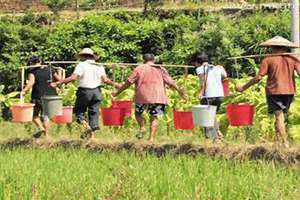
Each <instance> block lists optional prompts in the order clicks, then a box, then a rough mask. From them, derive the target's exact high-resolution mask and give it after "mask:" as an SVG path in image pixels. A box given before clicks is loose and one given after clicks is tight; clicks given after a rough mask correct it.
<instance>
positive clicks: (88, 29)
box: [0, 11, 290, 91]
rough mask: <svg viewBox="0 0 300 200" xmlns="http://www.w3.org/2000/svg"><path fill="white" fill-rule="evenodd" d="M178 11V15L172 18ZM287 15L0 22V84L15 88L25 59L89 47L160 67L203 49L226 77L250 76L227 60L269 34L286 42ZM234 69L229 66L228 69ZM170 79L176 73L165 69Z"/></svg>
mask: <svg viewBox="0 0 300 200" xmlns="http://www.w3.org/2000/svg"><path fill="white" fill-rule="evenodd" d="M178 13H179V14H178ZM289 20H290V14H289V12H283V13H272V14H268V13H257V14H253V15H249V16H224V15H218V14H206V13H203V12H201V11H199V12H194V11H193V12H192V11H190V12H186V11H170V12H160V13H159V14H157V15H151V14H150V15H148V16H147V17H145V16H143V15H142V14H141V13H137V12H133V13H128V12H117V13H112V14H103V15H91V16H88V17H85V18H83V19H80V20H77V21H76V20H75V21H73V22H67V23H59V24H57V25H56V26H55V27H53V26H46V25H45V24H47V23H45V20H44V16H43V17H40V16H32V14H30V16H28V15H25V16H23V17H21V18H20V19H15V18H7V17H6V18H2V19H1V22H0V70H1V74H0V84H5V85H9V86H8V87H7V88H6V90H8V91H12V90H15V89H17V88H18V87H19V82H20V81H19V77H20V75H19V70H18V68H19V67H20V66H21V65H22V64H26V60H27V59H28V57H29V56H31V55H34V54H35V55H40V56H42V57H43V58H44V59H45V60H74V59H76V53H77V52H78V51H79V50H80V49H81V48H83V47H92V48H93V49H94V50H95V51H96V52H97V53H98V54H99V55H100V56H101V60H102V61H109V62H112V61H122V62H138V61H140V60H141V54H142V53H145V52H152V53H154V54H156V55H157V56H158V57H159V60H160V61H161V62H164V63H177V64H187V63H189V57H190V55H191V54H192V53H193V52H195V51H206V52H207V53H208V54H209V56H210V57H211V59H212V61H214V62H217V63H219V64H223V65H225V66H226V68H227V70H228V71H229V72H230V73H231V75H232V76H236V75H237V73H236V70H234V69H238V71H239V73H243V72H245V73H247V74H251V73H253V71H254V70H253V69H254V68H253V65H249V63H248V62H243V63H242V68H241V66H239V65H234V62H233V61H230V60H227V58H228V57H230V56H236V55H241V54H248V53H257V52H260V51H264V49H261V48H258V44H259V43H260V42H261V41H263V40H265V39H267V38H270V37H272V36H274V35H282V36H284V37H287V38H289V26H290V23H289ZM234 67H235V68H234ZM170 71H171V74H172V75H177V74H181V73H182V72H183V70H181V69H171V70H170Z"/></svg>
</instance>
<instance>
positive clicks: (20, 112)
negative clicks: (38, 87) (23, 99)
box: [11, 103, 34, 122]
mask: <svg viewBox="0 0 300 200" xmlns="http://www.w3.org/2000/svg"><path fill="white" fill-rule="evenodd" d="M33 108H34V104H31V103H23V104H15V105H12V107H11V112H12V121H13V122H31V121H32V118H33Z"/></svg>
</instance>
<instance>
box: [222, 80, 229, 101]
mask: <svg viewBox="0 0 300 200" xmlns="http://www.w3.org/2000/svg"><path fill="white" fill-rule="evenodd" d="M222 83H223V90H224V96H225V97H227V96H229V95H230V89H229V80H227V79H226V80H223V81H222Z"/></svg>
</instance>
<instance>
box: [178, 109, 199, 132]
mask: <svg viewBox="0 0 300 200" xmlns="http://www.w3.org/2000/svg"><path fill="white" fill-rule="evenodd" d="M173 116H174V127H175V129H178V130H192V129H193V128H194V122H193V113H192V112H191V111H174V112H173Z"/></svg>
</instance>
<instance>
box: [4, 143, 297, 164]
mask: <svg viewBox="0 0 300 200" xmlns="http://www.w3.org/2000/svg"><path fill="white" fill-rule="evenodd" d="M17 147H23V148H41V149H48V148H66V149H69V148H72V149H74V148H78V149H79V148H81V149H88V150H89V151H92V152H99V153H101V152H103V151H113V152H119V151H128V152H133V153H137V154H152V155H155V156H158V157H162V156H164V155H166V154H171V155H183V154H184V155H190V156H193V157H195V156H197V155H206V156H210V157H216V158H224V159H231V160H266V161H274V162H278V163H284V164H296V165H299V164H300V147H299V146H297V147H292V148H283V147H278V146H275V145H272V144H255V145H249V144H244V145H225V144H222V145H216V144H188V143H186V144H184V143H182V144H151V143H142V142H126V141H125V142H110V143H109V142H100V141H97V140H93V141H88V142H86V141H82V140H76V139H60V140H46V139H42V140H33V139H20V138H13V139H9V140H5V141H2V142H0V148H2V149H13V148H17Z"/></svg>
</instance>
